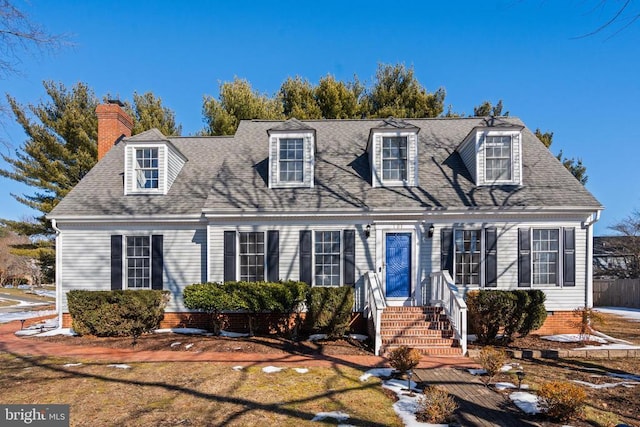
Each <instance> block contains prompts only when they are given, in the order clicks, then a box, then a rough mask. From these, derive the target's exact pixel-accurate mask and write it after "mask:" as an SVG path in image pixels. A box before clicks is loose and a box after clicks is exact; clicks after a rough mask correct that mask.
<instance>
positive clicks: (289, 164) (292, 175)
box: [279, 138, 304, 182]
mask: <svg viewBox="0 0 640 427" xmlns="http://www.w3.org/2000/svg"><path fill="white" fill-rule="evenodd" d="M279 143H280V150H279V152H280V160H279V163H280V181H281V182H302V181H303V169H304V150H303V147H304V143H303V140H302V138H282V139H280V140H279Z"/></svg>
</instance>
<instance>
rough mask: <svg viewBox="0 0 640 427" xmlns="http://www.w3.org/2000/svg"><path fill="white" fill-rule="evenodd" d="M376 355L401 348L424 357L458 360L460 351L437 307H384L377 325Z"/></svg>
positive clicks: (450, 329)
mask: <svg viewBox="0 0 640 427" xmlns="http://www.w3.org/2000/svg"><path fill="white" fill-rule="evenodd" d="M380 324H381V326H380V335H381V337H382V347H381V349H380V353H381V354H382V355H388V353H389V351H391V350H393V349H394V348H397V347H400V346H402V345H404V346H407V347H412V348H415V349H416V350H418V351H419V352H420V353H422V354H423V355H426V356H460V355H461V354H462V349H461V348H460V344H459V342H458V340H457V339H455V338H453V337H454V333H453V329H452V328H451V324H450V323H449V320H448V319H447V317H446V316H445V315H444V314H443V312H442V309H441V308H440V307H387V308H385V309H384V311H383V312H382V319H381V322H380Z"/></svg>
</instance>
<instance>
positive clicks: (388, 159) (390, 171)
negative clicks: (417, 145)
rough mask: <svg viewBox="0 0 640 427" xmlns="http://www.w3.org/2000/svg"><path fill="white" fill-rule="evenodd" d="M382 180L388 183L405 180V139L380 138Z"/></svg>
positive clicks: (396, 137) (401, 137)
mask: <svg viewBox="0 0 640 427" xmlns="http://www.w3.org/2000/svg"><path fill="white" fill-rule="evenodd" d="M382 179H383V180H389V181H402V180H406V179H407V137H404V136H394V137H383V138H382Z"/></svg>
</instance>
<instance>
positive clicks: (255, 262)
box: [240, 232, 264, 282]
mask: <svg viewBox="0 0 640 427" xmlns="http://www.w3.org/2000/svg"><path fill="white" fill-rule="evenodd" d="M240 280H242V281H245V282H262V281H264V233H263V232H243V233H240Z"/></svg>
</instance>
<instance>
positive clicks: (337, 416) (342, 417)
mask: <svg viewBox="0 0 640 427" xmlns="http://www.w3.org/2000/svg"><path fill="white" fill-rule="evenodd" d="M326 418H333V419H334V420H337V421H338V422H344V421H347V420H348V419H349V414H345V413H344V412H341V411H333V412H318V413H317V414H316V416H315V417H313V419H312V420H311V421H322V420H324V419H326Z"/></svg>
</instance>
